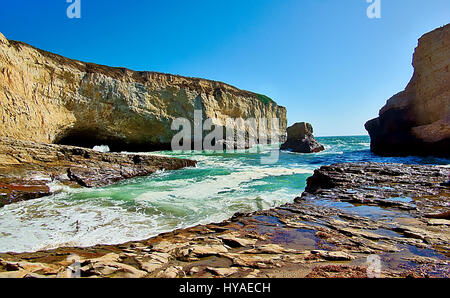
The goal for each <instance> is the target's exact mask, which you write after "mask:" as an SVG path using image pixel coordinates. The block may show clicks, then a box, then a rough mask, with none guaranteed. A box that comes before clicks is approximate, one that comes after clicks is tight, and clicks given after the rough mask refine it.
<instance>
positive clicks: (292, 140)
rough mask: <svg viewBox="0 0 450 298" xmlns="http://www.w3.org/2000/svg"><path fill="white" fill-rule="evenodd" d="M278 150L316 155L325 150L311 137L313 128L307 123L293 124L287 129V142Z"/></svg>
mask: <svg viewBox="0 0 450 298" xmlns="http://www.w3.org/2000/svg"><path fill="white" fill-rule="evenodd" d="M280 150H288V151H292V152H298V153H317V152H320V151H323V150H325V147H323V145H321V144H320V143H319V142H317V140H316V139H315V138H314V136H313V127H312V125H311V124H309V123H305V122H301V123H295V124H294V125H292V126H290V127H289V128H288V129H287V141H286V142H285V143H284V144H283V145H281V148H280Z"/></svg>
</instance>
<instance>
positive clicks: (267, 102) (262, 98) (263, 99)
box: [256, 93, 275, 105]
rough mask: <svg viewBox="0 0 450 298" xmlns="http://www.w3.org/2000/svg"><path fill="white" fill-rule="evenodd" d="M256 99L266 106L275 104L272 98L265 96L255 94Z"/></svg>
mask: <svg viewBox="0 0 450 298" xmlns="http://www.w3.org/2000/svg"><path fill="white" fill-rule="evenodd" d="M256 97H258V99H259V100H260V101H261V102H262V103H264V104H266V105H268V104H269V103H275V101H274V100H273V99H272V98H270V97H268V96H265V95H263V94H258V93H256Z"/></svg>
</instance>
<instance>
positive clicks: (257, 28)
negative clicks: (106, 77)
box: [0, 0, 450, 136]
mask: <svg viewBox="0 0 450 298" xmlns="http://www.w3.org/2000/svg"><path fill="white" fill-rule="evenodd" d="M66 1H67V0H51V1H35V0H29V1H26V0H21V1H15V0H14V1H13V0H3V1H2V2H1V3H0V32H2V33H3V34H4V35H5V36H6V37H7V38H8V39H12V40H20V41H23V42H26V43H29V44H31V45H33V46H35V47H38V48H41V49H44V50H47V51H50V52H54V53H57V54H60V55H63V56H66V57H69V58H73V59H77V60H81V61H86V62H94V63H97V64H105V65H109V66H118V67H126V68H129V69H133V70H148V71H158V72H165V73H172V74H179V75H184V76H189V77H200V78H207V79H211V80H217V81H222V82H225V83H228V84H231V85H233V86H236V87H238V88H240V89H245V90H249V91H253V92H257V93H262V94H265V95H267V96H269V97H271V98H272V99H274V100H275V101H276V102H277V103H278V104H279V105H282V106H285V107H286V108H287V111H288V124H293V123H295V122H303V121H305V122H309V123H311V124H312V125H313V127H314V132H315V135H317V136H343V135H362V134H366V131H365V129H364V123H365V122H366V121H367V120H369V119H372V118H374V117H376V116H377V115H378V111H379V109H380V108H381V107H382V106H383V105H384V104H385V103H386V100H387V99H389V98H390V97H391V96H393V95H394V94H396V93H398V92H400V91H402V90H403V89H404V88H405V86H406V85H407V83H408V82H409V80H410V79H411V76H412V73H413V68H412V65H411V62H412V54H413V52H414V48H415V47H416V46H417V40H418V38H419V37H420V36H421V35H423V34H425V33H427V32H429V31H431V30H433V29H435V28H437V27H440V26H443V25H445V24H447V23H449V22H450V1H448V0H427V1H424V0H380V1H381V18H379V19H376V18H373V19H370V18H369V17H368V16H367V13H366V10H367V8H368V7H369V5H371V4H370V3H367V1H368V0H183V1H182V0H158V1H154V0H142V1H141V0H133V1H115V0H114V1H113V0H80V1H81V2H80V3H81V18H73V19H70V18H68V17H67V13H66V11H67V7H68V6H69V5H71V3H67V2H66ZM373 1H375V0H373Z"/></svg>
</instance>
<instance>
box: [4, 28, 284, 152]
mask: <svg viewBox="0 0 450 298" xmlns="http://www.w3.org/2000/svg"><path fill="white" fill-rule="evenodd" d="M0 98H1V102H0V127H1V129H0V137H9V138H14V139H18V140H26V141H34V142H39V143H57V144H65V145H75V146H81V147H87V148H92V147H94V146H95V145H100V144H104V145H108V146H109V148H111V150H112V151H131V152H148V151H152V150H159V149H169V148H170V145H171V141H172V138H173V136H174V135H175V134H176V133H177V131H175V130H172V129H171V125H172V122H173V120H174V119H176V118H180V117H181V118H186V119H188V120H190V121H191V124H193V123H194V122H193V120H194V110H200V111H202V113H203V118H204V119H206V118H212V119H215V121H214V123H213V124H214V125H217V126H224V125H225V123H226V122H225V121H226V119H228V118H243V119H249V118H254V119H257V121H259V119H260V118H277V119H279V120H280V132H279V133H280V135H284V134H285V132H286V109H285V108H284V107H281V106H278V105H277V104H276V103H275V102H274V101H273V100H271V99H270V98H268V97H266V96H264V95H260V94H256V93H252V92H249V91H245V90H240V89H238V88H235V87H233V86H230V85H227V84H224V83H221V82H215V81H210V80H204V79H198V78H187V77H182V76H177V75H170V74H162V73H156V72H137V71H132V70H128V69H125V68H114V67H108V66H103V65H96V64H92V63H84V62H80V61H75V60H71V59H68V58H65V57H62V56H59V55H56V54H53V53H49V52H46V51H43V50H39V49H36V48H34V47H32V46H30V45H27V44H25V43H22V42H18V41H12V40H7V39H6V38H5V37H4V36H3V35H1V34H0ZM268 129H269V130H270V127H269V128H268Z"/></svg>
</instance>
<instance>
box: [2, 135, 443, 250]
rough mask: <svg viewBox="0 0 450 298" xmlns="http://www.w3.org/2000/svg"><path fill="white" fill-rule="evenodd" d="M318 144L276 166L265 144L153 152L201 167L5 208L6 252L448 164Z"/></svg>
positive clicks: (111, 237) (362, 145)
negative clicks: (323, 182)
mask: <svg viewBox="0 0 450 298" xmlns="http://www.w3.org/2000/svg"><path fill="white" fill-rule="evenodd" d="M316 139H317V140H318V141H319V142H321V143H322V144H324V146H325V148H326V150H325V151H324V152H320V153H316V154H297V153H290V152H280V153H279V157H278V161H277V162H276V163H274V164H270V165H265V164H262V163H261V157H264V156H269V155H270V154H271V153H272V151H273V150H278V148H279V146H275V145H270V146H261V147H259V151H260V152H258V153H245V152H238V153H220V154H218V153H206V152H196V153H186V154H180V153H174V152H170V151H161V152H153V153H150V154H158V155H164V156H174V157H180V158H189V159H194V160H197V161H198V166H197V167H196V168H186V169H183V170H179V171H162V172H158V173H155V174H153V175H151V176H148V177H140V178H134V179H130V180H127V181H122V182H120V183H117V184H114V185H110V186H108V187H102V188H96V189H69V188H61V191H60V192H59V193H57V194H55V195H52V196H48V197H44V198H40V199H35V200H30V201H25V202H19V203H15V204H11V205H6V206H5V207H3V208H1V209H0V252H33V251H38V250H44V249H52V248H57V247H62V246H81V247H87V246H93V245H96V244H119V243H124V242H128V241H135V240H143V239H147V238H150V237H152V236H156V235H158V234H160V233H163V232H168V231H173V230H175V229H179V228H187V227H191V226H195V225H198V224H207V223H212V222H221V221H223V220H225V219H228V218H230V217H231V216H232V215H233V214H234V213H236V212H252V211H257V210H264V209H269V208H272V207H277V206H280V205H283V204H285V203H289V202H293V200H294V198H295V197H298V196H300V195H301V194H302V192H303V190H304V188H305V186H306V179H307V178H308V177H309V176H311V175H312V174H313V171H314V169H316V168H318V167H320V166H322V165H327V164H333V163H340V162H370V161H372V162H392V163H407V164H439V165H448V164H450V160H449V159H443V158H434V157H401V158H399V157H378V156H375V155H373V154H372V153H371V152H370V150H369V146H370V140H369V137H368V136H346V137H318V138H316ZM53 187H59V186H53Z"/></svg>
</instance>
